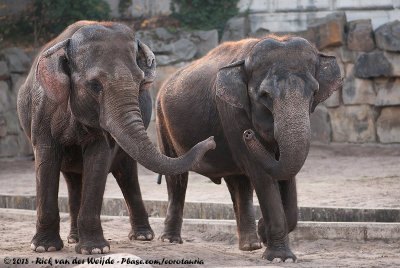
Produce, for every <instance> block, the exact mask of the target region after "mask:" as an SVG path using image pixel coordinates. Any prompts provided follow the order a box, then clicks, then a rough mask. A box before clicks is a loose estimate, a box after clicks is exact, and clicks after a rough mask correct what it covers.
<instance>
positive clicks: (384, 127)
mask: <svg viewBox="0 0 400 268" xmlns="http://www.w3.org/2000/svg"><path fill="white" fill-rule="evenodd" d="M376 125H377V126H376V131H377V134H378V137H379V141H380V142H382V143H393V142H400V107H385V108H383V109H382V111H381V115H380V116H379V118H378V120H377V122H376Z"/></svg>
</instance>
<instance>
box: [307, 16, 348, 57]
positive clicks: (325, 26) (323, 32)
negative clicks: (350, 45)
mask: <svg viewBox="0 0 400 268" xmlns="http://www.w3.org/2000/svg"><path fill="white" fill-rule="evenodd" d="M345 25H346V14H345V13H344V12H335V13H332V14H330V15H328V16H326V17H324V18H317V19H314V20H312V21H311V22H310V24H309V25H308V32H309V33H308V35H309V36H310V39H311V40H313V41H314V42H315V45H316V46H317V48H318V49H324V48H326V47H331V46H341V45H343V44H345V41H346V35H345Z"/></svg>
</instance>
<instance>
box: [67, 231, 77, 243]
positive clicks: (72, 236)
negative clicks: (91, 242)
mask: <svg viewBox="0 0 400 268" xmlns="http://www.w3.org/2000/svg"><path fill="white" fill-rule="evenodd" d="M67 239H68V244H75V243H78V242H79V236H78V233H72V232H71V233H70V234H69V236H68V237H67Z"/></svg>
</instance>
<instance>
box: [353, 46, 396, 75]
mask: <svg viewBox="0 0 400 268" xmlns="http://www.w3.org/2000/svg"><path fill="white" fill-rule="evenodd" d="M354 68H355V75H356V76H357V77H360V78H369V77H379V76H390V75H391V74H392V67H391V63H390V62H389V60H388V59H387V58H386V57H385V54H384V53H383V51H379V50H375V51H373V52H369V53H365V54H362V55H360V56H359V57H358V58H357V60H356V63H355V66H354Z"/></svg>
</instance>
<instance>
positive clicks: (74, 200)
mask: <svg viewBox="0 0 400 268" xmlns="http://www.w3.org/2000/svg"><path fill="white" fill-rule="evenodd" d="M63 175H64V178H65V181H66V183H67V187H68V207H69V216H70V219H71V229H70V231H69V235H68V243H70V244H73V243H77V242H78V241H79V236H78V214H79V209H80V207H81V196H82V174H78V173H72V172H63Z"/></svg>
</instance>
